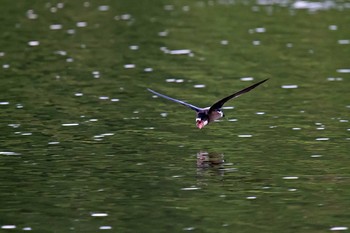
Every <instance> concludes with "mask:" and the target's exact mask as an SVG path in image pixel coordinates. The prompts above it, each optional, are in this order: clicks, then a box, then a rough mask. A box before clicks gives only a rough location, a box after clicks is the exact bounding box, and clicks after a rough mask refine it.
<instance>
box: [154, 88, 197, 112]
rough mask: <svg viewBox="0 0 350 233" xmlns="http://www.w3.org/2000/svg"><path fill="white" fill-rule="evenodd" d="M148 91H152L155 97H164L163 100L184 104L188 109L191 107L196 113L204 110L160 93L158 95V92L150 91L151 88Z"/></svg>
mask: <svg viewBox="0 0 350 233" xmlns="http://www.w3.org/2000/svg"><path fill="white" fill-rule="evenodd" d="M147 90H148V91H150V92H152V93H153V94H155V95H157V96H160V97H163V98H165V99H168V100H171V101H174V102H176V103H179V104H182V105H184V106H186V107H189V108H190V109H192V110H194V111H196V112H199V111H201V110H202V109H201V108H199V107H196V106H194V105H192V104H189V103H186V102H184V101H181V100H177V99H174V98H171V97H169V96H166V95H163V94H160V93H158V92H156V91H153V90H151V89H149V88H147Z"/></svg>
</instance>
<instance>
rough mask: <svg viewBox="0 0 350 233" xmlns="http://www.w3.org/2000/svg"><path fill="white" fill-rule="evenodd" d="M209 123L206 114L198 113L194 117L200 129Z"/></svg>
mask: <svg viewBox="0 0 350 233" xmlns="http://www.w3.org/2000/svg"><path fill="white" fill-rule="evenodd" d="M208 123H209V119H208V115H207V114H198V115H197V118H196V125H197V128H199V129H201V128H203V127H204V126H206V125H207V124H208Z"/></svg>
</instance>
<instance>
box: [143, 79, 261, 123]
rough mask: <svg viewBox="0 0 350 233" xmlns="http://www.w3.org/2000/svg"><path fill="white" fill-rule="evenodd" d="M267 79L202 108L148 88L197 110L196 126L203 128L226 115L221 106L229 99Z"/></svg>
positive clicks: (158, 94) (163, 96) (156, 93)
mask: <svg viewBox="0 0 350 233" xmlns="http://www.w3.org/2000/svg"><path fill="white" fill-rule="evenodd" d="M267 80H268V79H265V80H263V81H260V82H258V83H255V84H253V85H251V86H249V87H247V88H244V89H242V90H240V91H238V92H235V93H233V94H231V95H229V96H226V97H225V98H222V99H220V100H219V101H217V102H215V103H214V104H213V105H211V106H210V107H206V108H200V107H197V106H195V105H193V104H189V103H186V102H184V101H182V100H178V99H174V98H172V97H169V96H166V95H163V94H160V93H158V92H156V91H154V90H152V89H150V88H147V90H148V91H150V92H152V93H153V94H155V95H157V96H159V97H162V98H164V99H167V100H171V101H174V102H176V103H179V104H182V105H184V106H186V107H189V108H190V109H192V110H194V111H196V126H197V128H199V129H202V128H203V127H204V126H206V125H208V124H209V123H211V122H213V121H215V120H218V119H220V118H222V117H224V116H225V115H224V113H223V111H222V110H221V108H222V106H223V105H224V104H225V103H226V102H227V101H229V100H230V99H233V98H237V97H238V96H240V95H242V94H244V93H247V92H249V91H251V90H253V89H254V88H256V87H257V86H259V85H260V84H262V83H264V82H266V81H267Z"/></svg>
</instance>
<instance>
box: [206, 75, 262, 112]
mask: <svg viewBox="0 0 350 233" xmlns="http://www.w3.org/2000/svg"><path fill="white" fill-rule="evenodd" d="M267 80H268V79H265V80H263V81H260V82H258V83H255V84H253V85H251V86H249V87H247V88H244V89H243V90H240V91H238V92H236V93H234V94H232V95H229V96H227V97H225V98H223V99H221V100H219V101H218V102H216V103H215V104H213V105H212V106H211V107H210V109H209V113H210V112H212V111H213V110H216V109H220V108H221V107H222V106H223V105H224V104H225V103H226V102H227V101H229V100H230V99H233V98H236V97H238V96H240V95H242V94H244V93H246V92H248V91H251V90H253V89H254V88H256V87H257V86H259V85H260V84H262V83H264V82H266V81H267Z"/></svg>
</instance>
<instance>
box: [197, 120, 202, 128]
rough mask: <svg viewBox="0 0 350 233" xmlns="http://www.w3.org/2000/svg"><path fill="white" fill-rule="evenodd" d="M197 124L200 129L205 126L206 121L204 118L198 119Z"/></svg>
mask: <svg viewBox="0 0 350 233" xmlns="http://www.w3.org/2000/svg"><path fill="white" fill-rule="evenodd" d="M196 125H197V127H198V128H199V129H201V128H203V127H204V122H203V121H202V120H197V121H196Z"/></svg>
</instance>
